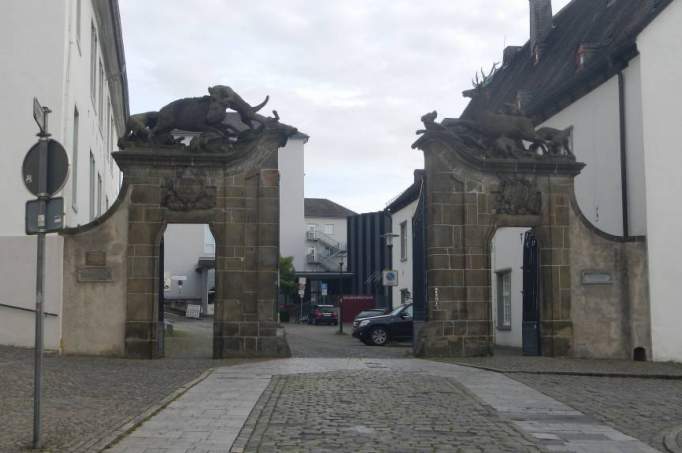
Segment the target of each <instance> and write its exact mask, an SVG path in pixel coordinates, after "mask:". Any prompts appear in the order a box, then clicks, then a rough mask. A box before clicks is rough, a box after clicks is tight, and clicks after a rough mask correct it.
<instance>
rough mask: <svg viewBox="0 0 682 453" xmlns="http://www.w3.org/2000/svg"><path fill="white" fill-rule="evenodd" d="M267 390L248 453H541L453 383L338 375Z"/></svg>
mask: <svg viewBox="0 0 682 453" xmlns="http://www.w3.org/2000/svg"><path fill="white" fill-rule="evenodd" d="M271 387H272V388H273V389H272V392H271V394H270V395H268V401H267V403H266V405H265V407H264V410H263V412H262V413H260V414H258V415H254V418H257V422H256V424H255V428H254V431H253V435H252V436H251V438H250V440H249V442H248V444H247V447H246V449H245V450H246V451H259V452H271V451H315V450H319V451H355V452H365V451H366V452H372V451H390V452H400V451H439V450H440V451H452V450H456V449H458V448H473V447H477V448H478V449H480V450H483V451H490V452H493V451H495V452H516V451H541V450H540V449H539V448H538V447H536V446H535V445H534V444H533V442H532V441H530V440H529V439H528V438H526V437H524V435H523V434H521V432H520V431H517V429H516V428H515V427H514V426H513V425H512V424H511V423H509V422H508V421H504V420H502V419H501V418H500V416H499V415H498V414H497V412H495V411H494V410H492V409H491V408H490V407H488V406H486V405H483V404H481V402H480V401H479V400H477V399H476V398H475V397H473V396H472V395H470V394H469V393H468V392H467V390H466V389H465V388H464V387H463V386H462V385H460V384H458V383H457V381H455V380H453V379H448V378H444V377H438V376H424V375H419V374H414V373H399V372H398V373H396V372H393V371H390V370H384V371H376V370H373V371H369V370H366V371H343V372H337V373H334V374H325V373H323V374H306V375H293V376H280V377H277V378H275V379H274V380H273V382H272V384H271ZM478 449H477V450H473V451H480V450H478Z"/></svg>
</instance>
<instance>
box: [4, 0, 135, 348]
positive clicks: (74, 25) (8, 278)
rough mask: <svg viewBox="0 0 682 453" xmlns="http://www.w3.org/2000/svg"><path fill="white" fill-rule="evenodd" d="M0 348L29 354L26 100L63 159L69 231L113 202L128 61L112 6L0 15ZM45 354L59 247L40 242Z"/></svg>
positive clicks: (37, 7)
mask: <svg viewBox="0 0 682 453" xmlns="http://www.w3.org/2000/svg"><path fill="white" fill-rule="evenodd" d="M0 11H2V21H3V26H2V27H0V55H1V56H2V60H3V64H2V65H0V79H2V81H3V83H2V85H1V86H0V99H2V100H3V102H2V103H0V134H1V135H2V137H3V140H4V142H5V146H4V150H3V153H2V157H1V159H2V165H1V166H0V180H2V189H3V190H2V191H0V205H2V206H3V214H4V222H2V224H1V225H0V251H2V253H1V254H0V344H10V345H18V346H32V345H33V338H34V333H33V332H34V314H33V313H32V312H31V310H33V309H34V307H35V275H36V270H35V259H36V258H35V257H36V239H35V238H34V237H31V236H26V235H25V230H24V218H25V212H24V210H25V203H26V201H28V200H29V199H32V198H34V197H33V196H32V195H31V194H30V193H29V192H28V191H27V190H26V188H25V187H24V184H23V181H22V179H21V164H22V161H23V158H24V155H25V154H26V152H27V151H28V149H29V148H30V147H31V146H32V145H33V144H34V143H35V142H36V133H37V126H36V125H35V122H34V120H33V117H32V105H33V97H36V98H37V99H38V100H39V102H40V103H41V104H42V105H43V106H47V107H49V108H50V109H51V111H52V113H51V114H50V115H49V124H48V125H49V132H50V133H51V134H52V138H53V139H55V140H57V141H59V142H60V143H61V144H62V145H63V146H64V148H65V149H66V151H67V154H68V156H69V164H70V167H69V175H68V179H67V183H66V185H65V187H64V188H63V189H62V190H61V192H59V193H58V194H55V196H60V197H63V198H64V223H65V225H66V226H77V225H83V224H86V223H88V222H90V221H91V220H93V219H95V218H96V217H98V216H100V215H101V214H102V213H104V212H105V211H106V210H107V208H108V207H109V206H110V205H111V204H112V203H113V202H114V200H115V199H116V197H117V195H118V191H119V186H120V182H121V174H120V171H119V169H118V167H117V165H116V163H115V162H114V160H113V158H112V157H111V152H112V151H114V150H116V142H117V138H118V137H119V136H120V135H122V134H123V130H124V127H125V119H126V118H127V115H128V88H127V80H126V76H125V56H124V51H123V42H122V36H121V24H120V14H119V11H118V2H117V0H111V1H102V0H95V1H90V0H63V1H46V0H9V1H7V2H3V4H2V6H0ZM46 242H47V257H46V259H47V265H46V270H47V275H46V286H45V311H46V312H47V313H48V315H47V317H46V320H45V346H46V347H47V348H48V349H58V348H59V342H60V338H61V298H62V296H61V294H62V291H61V285H62V283H61V282H62V277H61V272H62V271H61V263H62V240H61V238H60V237H59V236H57V235H49V236H48V238H47V241H46Z"/></svg>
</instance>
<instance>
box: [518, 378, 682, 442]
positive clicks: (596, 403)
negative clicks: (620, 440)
mask: <svg viewBox="0 0 682 453" xmlns="http://www.w3.org/2000/svg"><path fill="white" fill-rule="evenodd" d="M510 377H511V378H512V379H515V380H517V381H519V382H523V383H524V384H526V385H528V386H530V387H532V388H534V389H536V390H539V391H540V392H542V393H544V394H545V395H548V396H550V397H552V398H554V399H557V400H559V401H561V402H563V403H565V404H568V405H569V406H571V407H573V408H575V409H577V410H579V411H581V412H583V413H585V414H588V415H591V416H592V417H594V418H595V419H598V420H601V421H603V422H605V423H607V424H609V425H611V426H613V427H614V428H616V429H618V430H620V431H622V432H624V433H626V434H628V435H630V436H633V437H636V438H638V439H640V440H642V441H643V442H646V443H648V444H650V445H652V446H654V447H656V448H658V449H659V450H663V436H664V435H665V433H666V432H668V431H670V430H673V429H675V428H676V427H680V426H682V380H666V379H637V378H609V377H589V376H557V375H531V374H513V375H511V376H510Z"/></svg>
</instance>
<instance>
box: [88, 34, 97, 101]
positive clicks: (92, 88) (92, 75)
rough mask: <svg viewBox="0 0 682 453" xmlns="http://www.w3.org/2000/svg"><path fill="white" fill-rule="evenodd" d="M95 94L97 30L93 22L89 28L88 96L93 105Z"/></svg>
mask: <svg viewBox="0 0 682 453" xmlns="http://www.w3.org/2000/svg"><path fill="white" fill-rule="evenodd" d="M96 95H97V30H95V24H92V25H91V28H90V97H91V98H92V103H93V105H94V104H95V96H96Z"/></svg>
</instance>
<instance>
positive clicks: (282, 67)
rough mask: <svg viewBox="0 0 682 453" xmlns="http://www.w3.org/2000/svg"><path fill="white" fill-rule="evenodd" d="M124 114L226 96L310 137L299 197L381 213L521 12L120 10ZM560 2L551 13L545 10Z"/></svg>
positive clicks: (227, 7)
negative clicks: (425, 126)
mask: <svg viewBox="0 0 682 453" xmlns="http://www.w3.org/2000/svg"><path fill="white" fill-rule="evenodd" d="M120 3H121V12H122V16H123V18H122V20H123V32H124V42H125V47H126V58H127V62H128V80H129V84H130V93H131V111H132V112H138V111H145V110H151V109H157V108H159V107H160V106H162V105H164V104H165V103H167V102H169V101H171V100H173V99H176V98H180V97H187V96H200V95H203V94H204V93H205V92H206V88H207V87H208V86H209V85H211V84H215V83H222V84H228V85H230V86H232V87H233V88H234V89H235V90H237V91H238V92H239V93H240V94H242V96H244V97H245V98H246V99H247V100H248V101H250V102H254V103H255V102H258V101H260V100H261V99H262V98H263V97H264V96H265V94H269V95H270V96H271V104H270V105H269V106H268V108H270V109H277V110H278V112H279V113H280V115H281V116H282V120H283V121H284V122H286V123H289V124H292V125H295V126H296V127H298V128H299V129H300V130H302V131H304V132H306V133H307V134H309V135H310V136H311V139H310V142H309V143H308V145H307V146H306V196H314V197H327V198H331V199H333V200H334V201H336V202H339V203H341V204H344V205H346V206H348V207H349V208H351V209H353V210H356V211H359V212H366V211H372V210H379V209H383V207H384V206H385V204H386V202H387V201H388V200H389V199H391V198H392V197H394V196H396V195H397V194H398V193H399V192H400V191H402V190H403V189H404V188H405V187H407V186H408V185H409V184H410V183H411V180H412V171H413V169H414V168H419V167H421V166H422V165H423V158H422V156H421V154H420V153H419V152H418V151H414V150H412V149H411V148H410V145H411V144H412V142H413V141H414V140H415V138H416V137H415V135H414V131H415V130H416V129H418V128H419V126H420V124H419V117H420V116H421V115H422V114H423V113H425V112H427V111H431V110H434V109H436V110H438V112H439V113H440V115H441V116H450V117H452V116H457V115H459V113H460V112H461V110H462V109H463V107H464V106H465V105H466V100H465V99H463V98H462V97H461V92H462V90H464V89H467V88H468V87H469V86H470V80H471V76H472V75H473V74H474V72H475V71H476V70H477V69H479V68H481V67H489V66H490V65H491V64H492V62H493V61H499V60H500V59H501V54H502V48H503V46H504V44H505V42H506V43H507V45H510V44H523V43H524V42H525V41H526V40H527V35H528V0H486V1H479V2H464V1H461V0H460V1H454V0H432V1H431V2H427V3H422V2H416V1H413V0H411V1H405V0H372V1H367V0H343V1H340V0H339V1H332V0H325V1H320V0H317V1H313V0H286V1H283V0H257V1H253V2H237V1H228V0H201V1H200V0H194V1H190V0H145V1H143V2H142V1H138V0H120ZM566 3H568V0H559V1H557V0H555V1H554V4H555V10H558V9H559V8H560V7H562V6H564V5H565V4H566Z"/></svg>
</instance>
